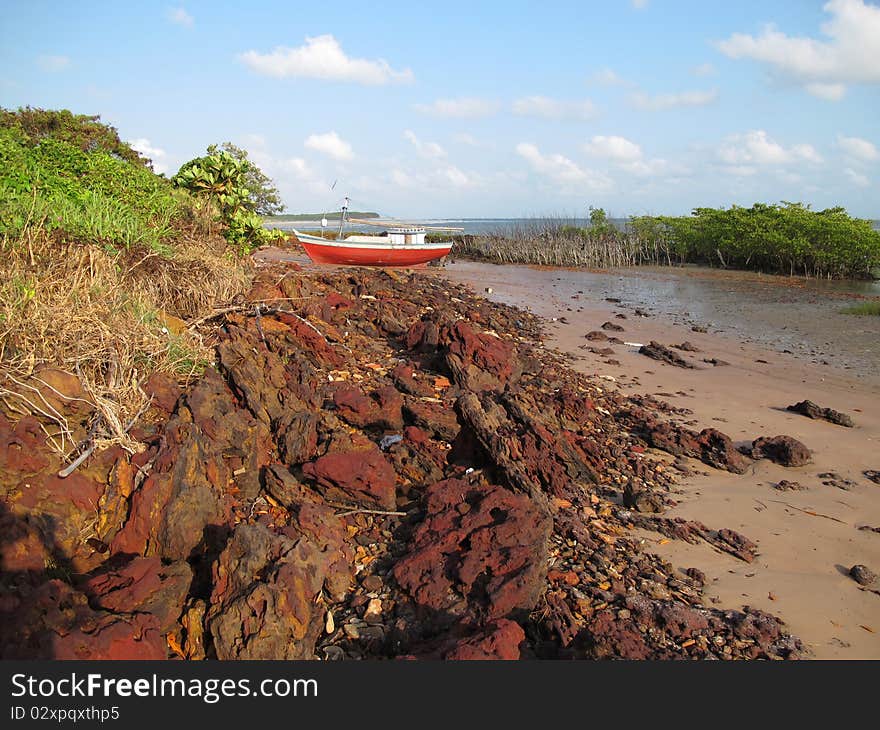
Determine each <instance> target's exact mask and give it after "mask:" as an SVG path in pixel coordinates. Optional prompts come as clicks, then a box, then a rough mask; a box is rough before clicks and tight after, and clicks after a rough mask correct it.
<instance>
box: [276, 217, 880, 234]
mask: <svg viewBox="0 0 880 730" xmlns="http://www.w3.org/2000/svg"><path fill="white" fill-rule="evenodd" d="M627 220H628V219H626V218H611V219H610V221H611V223H613V224H614V225H615V226H617V227H618V228H620V229H623V228H625V227H626V223H627ZM537 221H538V219H536V218H415V219H412V220H408V222H410V223H417V224H419V225H424V226H429V227H430V226H451V227H453V228H463V229H464V233H465V234H472V235H479V234H488V233H503V232H505V231H509V230H510V229H512V228H516V227H521V226H529V225H534V224H535V223H536V222H537ZM565 222H566V223H568V224H570V225H574V226H586V225H589V223H590V221H589V220H588V219H586V218H572V219H567V220H566V221H565ZM873 224H874V228H875V229H876V230H878V231H880V220H875V221H873ZM268 225H269V227H270V228H280V229H281V230H285V231H289V230H291V229H292V228H296V229H297V230H300V231H311V230H316V229H319V228H320V227H321V222H320V221H318V220H314V221H278V222H273V223H269V224H268ZM338 225H339V222H338V221H329V222H328V226H327V227H328V228H329V229H331V230H335V229H336V227H337V226H338ZM348 228H350V229H355V228H357V229H364V228H367V226H363V225H355V224H352V225H350V226H349V227H348Z"/></svg>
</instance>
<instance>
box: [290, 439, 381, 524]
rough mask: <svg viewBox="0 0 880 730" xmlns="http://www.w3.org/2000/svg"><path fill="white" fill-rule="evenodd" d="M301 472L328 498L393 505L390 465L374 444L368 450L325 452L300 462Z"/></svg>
mask: <svg viewBox="0 0 880 730" xmlns="http://www.w3.org/2000/svg"><path fill="white" fill-rule="evenodd" d="M302 472H303V475H304V476H305V477H307V478H308V479H312V480H314V481H315V482H316V483H317V486H318V488H319V489H320V490H322V491H323V492H324V493H325V494H326V496H327V498H328V499H330V500H339V501H342V502H353V503H355V504H358V505H362V506H365V507H379V508H380V509H387V510H393V509H394V508H395V507H396V506H397V501H396V498H395V482H396V479H395V474H394V469H393V468H392V467H391V464H389V463H388V461H387V460H386V459H385V457H384V456H382V453H381V452H380V451H379V450H378V449H377V448H376V447H375V446H373V448H372V449H371V450H369V451H354V452H347V453H335V454H326V455H325V456H322V457H320V458H319V459H317V460H315V461H313V462H309V463H307V464H304V465H303V467H302Z"/></svg>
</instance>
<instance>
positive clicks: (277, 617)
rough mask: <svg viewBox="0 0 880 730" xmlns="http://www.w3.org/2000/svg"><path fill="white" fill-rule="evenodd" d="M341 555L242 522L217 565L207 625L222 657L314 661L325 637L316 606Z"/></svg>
mask: <svg viewBox="0 0 880 730" xmlns="http://www.w3.org/2000/svg"><path fill="white" fill-rule="evenodd" d="M338 557H339V556H338V555H337V554H336V553H334V552H333V551H331V550H326V549H322V547H321V546H319V545H318V544H317V543H315V542H314V541H313V540H311V539H308V538H307V537H306V536H300V537H299V539H296V540H293V539H290V538H289V537H287V536H285V535H277V534H273V533H272V532H270V531H269V530H268V529H267V528H265V527H263V526H262V525H248V524H244V523H242V524H240V525H238V526H237V527H236V528H235V532H234V533H233V534H232V537H231V539H230V540H229V543H228V544H227V545H226V547H225V549H224V550H223V552H222V553H221V555H220V557H219V559H218V561H217V563H216V564H215V566H214V589H213V592H212V594H211V607H210V609H209V611H208V615H207V624H208V628H209V630H210V632H211V636H212V637H213V644H214V649H215V651H216V652H217V657H218V658H219V659H311V658H313V655H314V648H315V641H316V640H317V638H318V636H319V635H320V633H321V629H322V626H323V622H322V620H321V618H322V614H323V610H322V609H321V608H320V607H319V606H318V605H316V599H317V598H318V596H319V594H320V592H321V589H322V587H323V585H324V583H325V580H326V578H327V572H328V570H329V569H330V566H331V564H332V563H334V562H335V561H336V560H338Z"/></svg>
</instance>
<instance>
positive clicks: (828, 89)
mask: <svg viewBox="0 0 880 730" xmlns="http://www.w3.org/2000/svg"><path fill="white" fill-rule="evenodd" d="M804 88H805V89H806V90H807V92H808V93H810V94H812V95H813V96H816V97H818V98H820V99H825V101H840V100H841V99H842V98H843V97H844V96H845V95H846V86H844V85H843V84H820V83H812V84H806V85H805V86H804Z"/></svg>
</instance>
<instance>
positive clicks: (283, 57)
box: [238, 35, 413, 86]
mask: <svg viewBox="0 0 880 730" xmlns="http://www.w3.org/2000/svg"><path fill="white" fill-rule="evenodd" d="M238 59H239V60H240V61H241V62H242V63H244V64H245V65H246V66H248V67H249V68H251V69H252V70H254V71H256V72H257V73H260V74H263V75H265V76H274V77H275V78H308V79H324V80H327V81H351V82H353V83H358V84H367V85H371V86H376V85H380V84H388V83H408V82H411V81H412V80H413V73H412V71H410V70H409V69H404V70H403V71H396V70H394V69H393V68H391V66H389V65H388V62H387V61H385V60H383V59H381V58H380V59H376V60H367V59H365V58H350V57H349V56H347V55H346V54H345V51H343V50H342V47H341V46H340V45H339V42H338V41H337V40H336V39H335V38H334V37H333V36H332V35H321V36H315V37H313V38H306V42H305V45H302V46H299V47H298V48H290V47H288V46H278V47H277V48H275V49H273V50H272V52H271V53H258V52H257V51H246V52H244V53H240V54H238Z"/></svg>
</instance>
